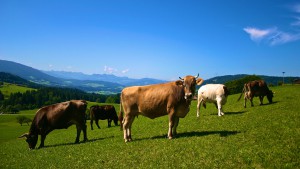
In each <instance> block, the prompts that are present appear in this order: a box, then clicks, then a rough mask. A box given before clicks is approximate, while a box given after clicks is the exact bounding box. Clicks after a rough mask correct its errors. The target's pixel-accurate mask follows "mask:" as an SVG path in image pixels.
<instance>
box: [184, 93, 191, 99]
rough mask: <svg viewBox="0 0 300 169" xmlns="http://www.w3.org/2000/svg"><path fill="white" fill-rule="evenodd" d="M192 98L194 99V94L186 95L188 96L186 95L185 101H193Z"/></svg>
mask: <svg viewBox="0 0 300 169" xmlns="http://www.w3.org/2000/svg"><path fill="white" fill-rule="evenodd" d="M192 98H193V94H192V93H186V94H185V95H184V99H185V100H192Z"/></svg>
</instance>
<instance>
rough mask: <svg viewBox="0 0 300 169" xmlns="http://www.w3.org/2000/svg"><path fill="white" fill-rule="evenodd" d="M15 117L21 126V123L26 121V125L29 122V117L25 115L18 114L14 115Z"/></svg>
mask: <svg viewBox="0 0 300 169" xmlns="http://www.w3.org/2000/svg"><path fill="white" fill-rule="evenodd" d="M16 119H17V122H18V123H19V124H20V125H21V126H22V125H23V123H27V125H29V123H30V122H31V119H30V118H28V117H26V116H18V117H16Z"/></svg>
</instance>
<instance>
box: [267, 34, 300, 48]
mask: <svg viewBox="0 0 300 169" xmlns="http://www.w3.org/2000/svg"><path fill="white" fill-rule="evenodd" d="M299 39H300V33H298V34H290V33H286V32H280V31H278V32H276V34H274V35H273V36H271V37H270V40H269V41H270V45H272V46H273V45H280V44H284V43H288V42H292V41H296V40H299Z"/></svg>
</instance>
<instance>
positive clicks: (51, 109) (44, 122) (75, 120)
mask: <svg viewBox="0 0 300 169" xmlns="http://www.w3.org/2000/svg"><path fill="white" fill-rule="evenodd" d="M86 107H87V102H86V101H84V100H71V101H67V102H62V103H57V104H53V105H50V106H45V107H42V108H41V109H39V110H38V111H37V112H36V115H35V117H34V119H33V121H32V123H31V127H30V130H29V133H25V134H23V135H22V136H20V137H19V138H22V137H26V142H27V143H28V145H29V148H30V149H34V148H35V146H36V144H37V141H38V135H41V144H40V146H39V148H42V147H44V141H45V138H46V136H47V134H49V133H50V132H51V131H53V130H54V129H66V128H68V127H69V126H71V125H72V124H75V125H76V128H77V136H76V140H75V143H78V142H79V136H80V132H81V130H82V131H83V135H84V141H86V140H87V136H86V124H85V123H86V119H85V111H86Z"/></svg>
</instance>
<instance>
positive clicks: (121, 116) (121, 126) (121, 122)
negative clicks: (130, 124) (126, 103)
mask: <svg viewBox="0 0 300 169" xmlns="http://www.w3.org/2000/svg"><path fill="white" fill-rule="evenodd" d="M118 119H119V122H120V130H123V112H122V93H121V95H120V112H119V117H118Z"/></svg>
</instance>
